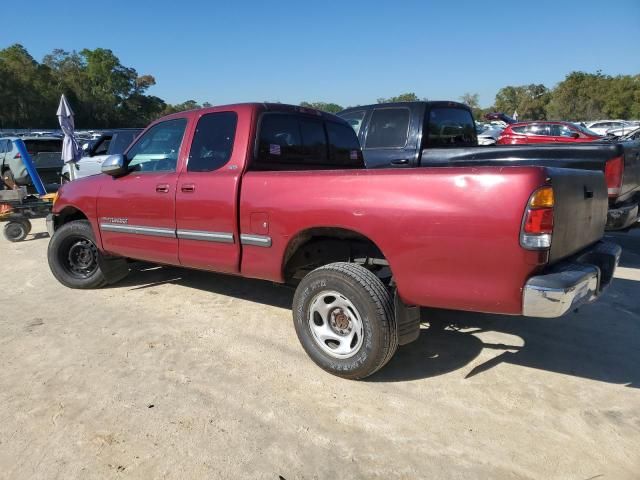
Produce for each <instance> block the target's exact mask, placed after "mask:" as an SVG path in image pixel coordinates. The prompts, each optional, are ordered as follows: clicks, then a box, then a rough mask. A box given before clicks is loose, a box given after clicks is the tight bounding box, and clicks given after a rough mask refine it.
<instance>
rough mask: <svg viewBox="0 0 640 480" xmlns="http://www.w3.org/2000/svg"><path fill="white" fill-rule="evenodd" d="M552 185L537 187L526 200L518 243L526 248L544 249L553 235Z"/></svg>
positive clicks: (549, 245)
mask: <svg viewBox="0 0 640 480" xmlns="http://www.w3.org/2000/svg"><path fill="white" fill-rule="evenodd" d="M554 204H555V195H554V193H553V187H550V186H545V187H540V188H539V189H537V190H536V191H535V192H533V194H532V195H531V197H529V201H528V202H527V208H526V210H525V211H524V218H523V219H522V229H521V230H520V245H521V246H522V247H523V248H526V249H527V250H546V249H548V248H550V247H551V237H552V236H553V206H554Z"/></svg>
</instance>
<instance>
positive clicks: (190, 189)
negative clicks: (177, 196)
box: [180, 183, 196, 193]
mask: <svg viewBox="0 0 640 480" xmlns="http://www.w3.org/2000/svg"><path fill="white" fill-rule="evenodd" d="M180 190H182V191H183V192H184V193H193V192H195V191H196V186H195V185H194V184H193V183H185V184H184V185H182V186H181V187H180Z"/></svg>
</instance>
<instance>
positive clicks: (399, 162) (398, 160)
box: [391, 158, 409, 165]
mask: <svg viewBox="0 0 640 480" xmlns="http://www.w3.org/2000/svg"><path fill="white" fill-rule="evenodd" d="M391 165H409V159H408V158H396V159H395V160H391Z"/></svg>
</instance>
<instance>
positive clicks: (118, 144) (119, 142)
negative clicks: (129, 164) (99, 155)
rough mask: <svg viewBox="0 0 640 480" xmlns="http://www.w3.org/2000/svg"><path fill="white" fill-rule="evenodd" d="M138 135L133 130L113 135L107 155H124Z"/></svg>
mask: <svg viewBox="0 0 640 480" xmlns="http://www.w3.org/2000/svg"><path fill="white" fill-rule="evenodd" d="M138 133H140V132H139V131H135V130H133V131H123V132H117V133H114V134H113V137H111V142H110V143H109V148H108V149H107V154H108V155H116V154H121V153H124V151H125V150H126V149H127V147H128V146H129V145H131V144H132V143H133V141H134V140H135V138H136V135H138Z"/></svg>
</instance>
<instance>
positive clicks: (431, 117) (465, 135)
mask: <svg viewBox="0 0 640 480" xmlns="http://www.w3.org/2000/svg"><path fill="white" fill-rule="evenodd" d="M425 124H426V125H425V128H424V131H425V133H424V134H423V138H422V148H434V147H461V146H475V145H476V144H477V134H476V128H475V122H474V121H473V115H471V112H470V111H469V110H466V109H464V108H453V107H434V108H431V109H429V110H427V113H426V118H425Z"/></svg>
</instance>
